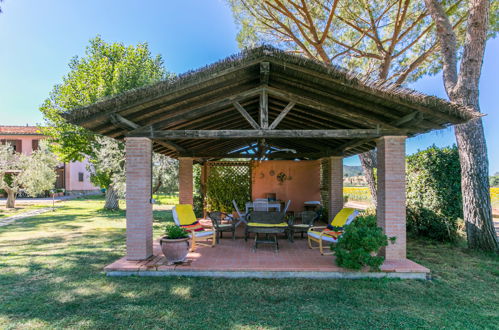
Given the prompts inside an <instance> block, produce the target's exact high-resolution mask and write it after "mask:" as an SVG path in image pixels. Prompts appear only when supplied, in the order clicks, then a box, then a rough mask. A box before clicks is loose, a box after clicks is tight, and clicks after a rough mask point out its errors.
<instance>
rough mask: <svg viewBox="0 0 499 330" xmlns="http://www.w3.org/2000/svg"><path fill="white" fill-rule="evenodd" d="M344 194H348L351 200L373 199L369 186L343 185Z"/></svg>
mask: <svg viewBox="0 0 499 330" xmlns="http://www.w3.org/2000/svg"><path fill="white" fill-rule="evenodd" d="M343 195H345V196H348V200H349V201H369V200H370V199H371V193H370V192H369V187H343Z"/></svg>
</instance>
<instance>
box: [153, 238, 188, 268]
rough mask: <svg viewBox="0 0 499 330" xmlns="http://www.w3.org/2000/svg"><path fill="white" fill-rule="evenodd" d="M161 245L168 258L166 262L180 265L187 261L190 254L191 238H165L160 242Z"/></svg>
mask: <svg viewBox="0 0 499 330" xmlns="http://www.w3.org/2000/svg"><path fill="white" fill-rule="evenodd" d="M159 243H160V245H161V251H163V254H164V255H165V257H166V261H167V262H168V263H169V264H174V263H180V262H183V261H184V260H185V257H186V256H187V253H188V252H189V238H188V237H186V238H175V239H169V238H168V237H166V236H165V237H163V238H161V240H160V241H159Z"/></svg>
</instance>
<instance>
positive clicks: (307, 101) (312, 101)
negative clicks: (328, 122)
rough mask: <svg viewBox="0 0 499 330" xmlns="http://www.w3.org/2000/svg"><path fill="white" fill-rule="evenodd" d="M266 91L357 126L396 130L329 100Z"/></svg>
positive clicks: (272, 88) (384, 122)
mask: <svg viewBox="0 0 499 330" xmlns="http://www.w3.org/2000/svg"><path fill="white" fill-rule="evenodd" d="M266 90H267V91H268V93H269V94H270V95H274V96H277V97H280V98H283V99H285V100H288V101H292V102H295V103H299V104H303V105H305V106H309V107H311V108H315V109H317V110H319V111H322V112H325V113H328V114H330V115H332V116H335V117H340V118H344V119H346V120H349V121H351V122H354V123H357V124H364V125H365V124H371V125H373V124H374V125H380V126H381V127H384V128H396V127H395V126H393V125H390V124H388V123H387V122H386V120H384V119H380V118H377V117H376V116H374V115H372V114H367V113H365V112H362V113H361V112H359V111H355V110H353V111H352V110H350V109H346V108H343V107H341V106H339V105H332V104H331V103H330V100H326V101H318V98H316V97H307V96H305V95H300V94H298V93H295V92H290V91H288V90H286V91H284V90H280V89H278V88H274V87H267V88H266Z"/></svg>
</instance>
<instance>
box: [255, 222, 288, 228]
mask: <svg viewBox="0 0 499 330" xmlns="http://www.w3.org/2000/svg"><path fill="white" fill-rule="evenodd" d="M248 226H250V227H287V226H288V224H287V223H286V222H281V223H258V222H248Z"/></svg>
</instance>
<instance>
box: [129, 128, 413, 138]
mask: <svg viewBox="0 0 499 330" xmlns="http://www.w3.org/2000/svg"><path fill="white" fill-rule="evenodd" d="M384 135H401V136H405V135H407V131H406V130H403V129H331V130H328V129H323V130H319V129H317V130H307V129H305V130H294V129H292V130H284V129H283V130H269V129H260V130H151V131H149V132H147V131H141V132H131V133H130V134H129V135H128V136H133V137H148V138H152V139H247V138H257V139H263V138H298V139H310V138H314V139H357V138H376V137H380V136H384Z"/></svg>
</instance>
